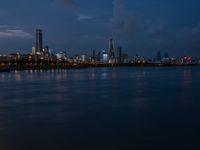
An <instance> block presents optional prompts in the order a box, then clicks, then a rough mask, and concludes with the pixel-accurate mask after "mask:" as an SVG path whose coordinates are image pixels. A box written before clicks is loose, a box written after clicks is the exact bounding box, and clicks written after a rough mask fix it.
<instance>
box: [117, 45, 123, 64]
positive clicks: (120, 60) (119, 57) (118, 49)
mask: <svg viewBox="0 0 200 150" xmlns="http://www.w3.org/2000/svg"><path fill="white" fill-rule="evenodd" d="M117 62H118V63H122V47H121V46H119V47H118V48H117Z"/></svg>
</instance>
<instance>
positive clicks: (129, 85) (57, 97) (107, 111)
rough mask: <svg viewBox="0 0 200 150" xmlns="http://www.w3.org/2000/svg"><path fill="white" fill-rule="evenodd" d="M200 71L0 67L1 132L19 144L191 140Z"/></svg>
mask: <svg viewBox="0 0 200 150" xmlns="http://www.w3.org/2000/svg"><path fill="white" fill-rule="evenodd" d="M199 75H200V70H199V67H186V68H184V67H182V68H179V67H176V68H140V67H139V68H93V69H80V70H47V71H34V70H31V71H20V72H12V73H0V139H4V143H11V144H10V145H15V146H16V147H15V149H20V150H21V149H35V148H36V147H38V146H39V147H42V146H44V145H43V144H42V143H41V142H40V141H43V140H45V141H48V143H49V144H48V146H47V147H48V148H51V146H53V143H54V144H55V145H56V146H57V145H59V146H60V148H61V147H65V148H70V147H71V146H72V147H73V148H74V149H75V148H76V146H77V145H80V146H81V147H87V148H88V145H90V144H88V141H90V143H96V144H97V145H99V144H100V143H101V144H100V145H102V146H101V148H100V149H103V148H104V147H106V146H108V147H110V149H115V148H113V147H112V146H113V145H117V146H119V147H120V144H119V143H122V145H126V146H127V147H131V148H134V146H135V147H140V146H141V145H142V147H143V148H144V149H146V148H147V147H149V146H150V147H151V146H153V147H154V146H158V145H166V143H168V144H169V143H170V142H172V143H173V141H177V137H179V138H178V139H180V140H182V141H184V140H186V139H187V141H189V142H191V141H195V140H197V139H199V138H197V137H196V138H195V136H194V135H195V134H196V133H197V132H198V131H199V128H198V127H199V125H200V123H199V122H198V121H196V118H197V116H199V115H200V109H199V106H200V104H199V101H198V100H197V98H198V97H199V90H200V78H199ZM189 110H190V111H189ZM191 110H192V111H191ZM177 118H180V119H177ZM194 123H195V126H194ZM185 124H187V125H185ZM180 126H181V128H180ZM191 128H193V129H192V130H191ZM182 132H184V134H185V135H186V136H184V135H183V134H181V133H182ZM161 133H162V134H161ZM5 137H7V138H5ZM27 137H28V139H29V140H27ZM34 137H37V138H34ZM168 137H170V138H169V140H163V139H167V138H168ZM188 137H192V138H190V139H189V138H188ZM149 139H150V140H151V144H150V145H149V143H148V142H146V143H145V141H148V140H149ZM24 141H26V142H27V143H25V144H24ZM106 141H109V143H107V142H106ZM177 142H178V141H177ZM4 143H3V142H0V149H2V147H3V146H4V147H5V146H6V145H5V144H4ZM158 143H159V144H158ZM96 144H94V145H93V147H92V148H93V149H98V148H97V147H95V145H96ZM19 145H23V146H22V147H20V146H19ZM33 145H35V147H34V146H33ZM55 145H54V146H55ZM133 145H134V146H133ZM183 145H184V144H183ZM31 146H33V147H31ZM59 146H58V147H59ZM145 146H146V147H145ZM7 149H8V148H7Z"/></svg>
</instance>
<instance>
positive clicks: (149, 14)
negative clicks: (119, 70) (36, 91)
mask: <svg viewBox="0 0 200 150" xmlns="http://www.w3.org/2000/svg"><path fill="white" fill-rule="evenodd" d="M1 3H2V5H1V6H0V8H1V15H0V18H1V22H0V53H10V52H14V51H20V52H21V53H28V52H30V50H31V47H32V46H34V45H35V28H40V29H42V30H43V31H44V42H43V43H44V45H43V46H45V45H48V46H49V47H50V48H52V49H55V50H65V51H67V52H68V53H69V54H76V53H84V52H85V51H91V50H93V49H95V50H108V46H107V41H108V39H109V36H110V35H112V36H113V39H114V40H115V43H117V45H116V48H117V47H118V46H122V47H123V49H124V50H125V51H126V52H127V53H128V54H130V55H131V56H133V55H135V54H140V55H142V56H149V57H152V56H155V53H156V52H157V51H162V52H163V53H164V52H168V53H169V54H171V55H179V56H182V55H184V54H188V55H193V56H200V52H199V51H200V44H199V43H200V42H199V41H200V36H199V35H200V34H199V32H200V25H199V22H200V17H199V16H198V12H199V11H200V9H199V5H198V4H199V3H200V2H198V1H197V0H192V1H190V2H189V1H181V2H179V1H176V2H174V1H167V2H165V1H163V0H158V1H155V2H149V1H147V0H143V1H139V0H135V1H130V0H112V1H111V0H110V1H105V0H103V1H95V2H91V1H88V0H86V1H84V2H82V1H80V0H77V1H74V0H70V1H68V0H51V1H50V0H44V1H31V2H27V1H25V0H19V1H16V0H13V1H11V0H8V1H5V0H2V2H1ZM36 6H38V7H37V9H36V10H37V11H34V10H35V8H36ZM22 8H23V9H22Z"/></svg>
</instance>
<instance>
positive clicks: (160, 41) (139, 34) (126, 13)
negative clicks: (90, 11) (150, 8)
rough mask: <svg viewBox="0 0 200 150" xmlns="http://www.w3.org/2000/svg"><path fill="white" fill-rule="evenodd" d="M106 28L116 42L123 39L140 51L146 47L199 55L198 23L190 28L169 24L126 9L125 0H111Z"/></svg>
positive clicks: (199, 34)
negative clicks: (111, 4) (111, 7)
mask: <svg viewBox="0 0 200 150" xmlns="http://www.w3.org/2000/svg"><path fill="white" fill-rule="evenodd" d="M108 28H109V31H110V32H111V34H112V35H114V36H115V37H116V38H117V40H118V41H124V43H126V44H129V47H133V49H136V50H139V51H140V52H142V51H143V52H144V54H145V52H146V51H147V50H148V51H157V50H161V51H166V52H169V53H176V54H180V53H181V54H182V53H184V52H189V53H191V54H192V53H195V52H198V53H199V54H200V23H197V24H196V25H194V26H193V27H184V26H182V27H180V26H179V27H178V28H175V27H170V26H169V25H167V23H166V22H165V23H164V22H162V21H160V20H159V18H157V19H155V18H150V17H149V16H148V17H147V16H145V15H143V14H141V13H140V14H139V13H136V12H135V11H132V10H131V11H130V10H128V7H126V1H125V0H113V14H112V16H111V17H110V19H109V22H108ZM149 53H153V52H148V54H149Z"/></svg>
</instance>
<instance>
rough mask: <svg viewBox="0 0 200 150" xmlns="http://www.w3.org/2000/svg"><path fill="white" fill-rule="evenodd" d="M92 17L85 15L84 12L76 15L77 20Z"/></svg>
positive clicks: (90, 18)
mask: <svg viewBox="0 0 200 150" xmlns="http://www.w3.org/2000/svg"><path fill="white" fill-rule="evenodd" d="M92 19H93V17H91V16H89V15H85V14H79V15H78V17H77V20H78V21H82V20H83V21H84V20H92Z"/></svg>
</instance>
